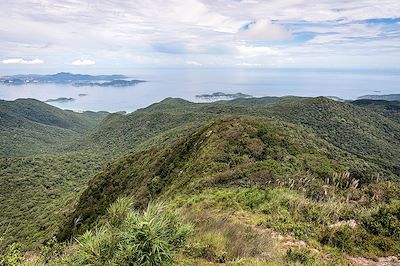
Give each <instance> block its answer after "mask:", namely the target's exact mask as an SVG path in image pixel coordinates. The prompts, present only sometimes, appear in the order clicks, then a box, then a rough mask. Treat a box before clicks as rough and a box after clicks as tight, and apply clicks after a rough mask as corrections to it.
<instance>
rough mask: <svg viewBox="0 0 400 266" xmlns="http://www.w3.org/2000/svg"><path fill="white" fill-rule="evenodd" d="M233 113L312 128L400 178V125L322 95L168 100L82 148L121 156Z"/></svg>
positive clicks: (125, 118)
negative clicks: (200, 101) (198, 100)
mask: <svg viewBox="0 0 400 266" xmlns="http://www.w3.org/2000/svg"><path fill="white" fill-rule="evenodd" d="M395 112H396V113H398V111H395ZM230 115H245V116H254V117H262V118H266V117H268V118H272V119H278V120H283V121H287V122H291V123H294V124H298V125H301V126H303V127H306V128H310V129H312V130H313V131H314V132H315V133H316V134H318V135H319V136H320V137H321V138H323V139H325V140H327V141H329V142H331V143H332V144H334V145H336V146H338V147H339V148H341V149H343V150H346V151H348V152H350V153H354V154H356V155H358V156H360V157H362V158H365V159H366V160H368V161H373V162H374V163H377V164H380V165H381V166H382V167H384V168H385V169H386V170H387V171H388V172H392V173H394V174H396V175H399V174H400V168H399V165H400V150H399V149H398V148H397V147H399V146H400V125H399V123H398V122H396V121H393V119H389V118H388V117H386V116H384V115H383V114H381V113H378V112H375V110H371V109H365V108H360V107H358V106H354V105H352V104H349V103H342V102H337V101H333V100H329V99H327V98H323V97H319V98H301V97H283V98H273V97H266V98H259V99H237V100H233V101H221V102H216V103H205V104H202V103H200V104H199V103H197V104H196V103H190V102H187V101H184V100H181V99H173V98H169V99H166V100H164V101H162V102H160V103H158V104H154V105H151V106H149V107H147V108H144V109H141V110H138V111H136V112H133V113H131V114H128V115H111V116H109V117H107V119H105V120H104V121H103V123H102V124H101V125H100V127H99V129H98V130H97V131H95V132H94V133H92V134H91V135H90V136H89V137H88V138H86V139H85V141H84V142H83V143H80V148H81V147H82V146H83V147H90V148H94V147H95V148H96V149H97V150H100V151H103V152H108V153H111V154H112V155H113V157H114V158H116V157H118V156H119V155H121V154H124V153H126V152H128V151H132V150H140V149H143V148H145V147H148V146H151V145H157V144H161V143H165V142H166V141H172V140H175V139H178V138H179V137H181V136H183V135H184V134H186V133H187V132H189V131H190V130H192V129H195V128H196V127H198V126H200V125H201V124H204V123H205V122H207V121H210V119H215V118H219V117H224V116H230ZM393 116H395V115H392V117H393Z"/></svg>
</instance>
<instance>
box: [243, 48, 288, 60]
mask: <svg viewBox="0 0 400 266" xmlns="http://www.w3.org/2000/svg"><path fill="white" fill-rule="evenodd" d="M236 48H237V50H238V52H239V56H238V58H251V57H257V56H276V55H281V53H280V52H279V51H277V50H275V49H272V48H270V47H267V46H245V45H239V46H237V47H236Z"/></svg>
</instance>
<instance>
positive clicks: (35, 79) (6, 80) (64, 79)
mask: <svg viewBox="0 0 400 266" xmlns="http://www.w3.org/2000/svg"><path fill="white" fill-rule="evenodd" d="M127 78H128V77H127V76H124V75H96V76H93V75H83V74H72V73H68V72H60V73H57V74H52V75H36V74H26V75H14V76H4V77H1V78H0V84H5V85H24V84H35V83H39V84H44V83H55V84H74V83H91V82H113V81H121V80H124V81H126V80H125V79H127ZM116 84H119V82H117V83H116Z"/></svg>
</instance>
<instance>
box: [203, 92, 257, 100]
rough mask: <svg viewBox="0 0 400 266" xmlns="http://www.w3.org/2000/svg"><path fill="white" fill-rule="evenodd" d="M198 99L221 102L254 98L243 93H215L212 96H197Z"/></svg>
mask: <svg viewBox="0 0 400 266" xmlns="http://www.w3.org/2000/svg"><path fill="white" fill-rule="evenodd" d="M196 98H199V99H203V100H221V99H230V100H232V99H238V98H253V96H252V95H248V94H244V93H241V92H238V93H223V92H214V93H212V94H200V95H196Z"/></svg>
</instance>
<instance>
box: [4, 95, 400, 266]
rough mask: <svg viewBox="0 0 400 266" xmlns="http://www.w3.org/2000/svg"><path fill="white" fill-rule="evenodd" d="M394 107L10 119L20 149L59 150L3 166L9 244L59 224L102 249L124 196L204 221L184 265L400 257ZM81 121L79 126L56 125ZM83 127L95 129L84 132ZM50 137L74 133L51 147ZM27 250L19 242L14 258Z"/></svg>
mask: <svg viewBox="0 0 400 266" xmlns="http://www.w3.org/2000/svg"><path fill="white" fill-rule="evenodd" d="M16 102H18V101H16ZM14 103H15V102H14ZM387 106H388V105H387V103H382V104H381V103H377V102H373V103H368V104H364V103H363V104H361V105H360V104H359V103H358V101H357V103H356V102H353V103H340V102H334V101H331V100H328V99H325V98H299V97H283V98H259V99H237V100H234V101H223V102H216V103H207V104H194V103H190V102H187V101H184V100H181V99H171V98H170V99H166V100H164V101H162V102H160V103H158V104H154V105H152V106H149V107H147V108H144V109H141V110H138V111H136V112H133V113H131V114H128V115H118V114H110V115H109V116H107V118H105V119H104V120H103V121H102V122H101V124H100V125H99V126H98V127H95V125H96V124H98V123H100V120H101V119H102V115H104V114H97V113H85V114H76V113H73V112H68V111H61V110H59V109H57V108H55V109H57V111H56V114H57V113H58V112H59V111H61V113H60V114H59V115H60V116H61V115H62V116H61V118H60V116H59V115H56V118H52V119H47V118H46V117H51V114H47V113H46V112H45V110H47V109H43V110H44V113H43V114H42V115H43V118H40V117H41V116H42V115H41V114H36V115H33V118H32V117H30V116H29V117H28V118H25V117H24V116H25V115H24V114H23V113H22V114H18V113H11V114H12V115H14V117H16V118H18V119H19V120H18V119H17V120H13V119H10V121H23V123H24V125H26V127H25V126H24V127H23V128H22V129H20V128H17V127H16V128H17V129H18V130H22V131H18V132H17V133H16V134H17V135H16V138H15V145H14V147H15V149H14V150H11V152H10V154H13V156H14V155H23V154H31V153H33V154H34V153H37V152H38V151H42V150H43V151H51V154H47V155H40V156H39V155H35V156H27V157H21V158H3V159H1V160H0V161H1V164H0V165H1V167H0V171H1V173H0V182H1V184H0V187H1V188H3V187H4V188H6V189H4V190H3V191H2V192H1V193H0V196H1V199H4V200H3V201H2V202H4V204H2V205H1V206H0V207H3V205H4V206H5V208H3V209H2V212H3V213H4V217H6V219H4V220H2V221H1V222H2V223H1V224H0V227H1V231H0V232H1V233H2V234H3V233H4V232H6V234H3V242H2V243H3V247H5V246H6V245H8V244H9V243H11V242H15V241H19V242H22V244H23V245H24V246H25V247H26V246H28V247H30V248H31V247H39V246H40V244H41V243H42V242H44V241H45V240H46V239H50V238H51V235H52V234H54V233H55V232H56V231H57V228H58V226H59V225H60V224H61V223H63V226H62V227H61V230H60V231H59V233H58V237H59V238H61V239H66V238H69V237H70V236H71V235H74V236H78V235H79V234H81V233H84V232H86V231H87V230H90V232H92V233H88V234H91V235H92V238H91V240H93V241H95V242H96V243H100V242H101V241H100V239H97V237H96V236H97V235H96V228H97V229H98V228H99V227H100V226H103V225H104V224H98V222H99V219H100V220H101V221H105V220H106V219H107V218H105V217H103V215H107V211H106V210H107V208H108V206H109V205H110V204H112V203H113V202H115V200H116V199H117V198H118V197H120V196H130V197H133V198H134V206H135V207H136V208H140V209H145V208H146V206H147V204H148V203H149V202H152V201H159V200H161V201H166V202H168V203H169V204H172V206H174V207H175V209H176V210H177V211H178V213H179V215H180V216H181V217H182V218H183V219H184V220H185V221H186V222H189V223H193V224H194V231H193V233H192V235H191V236H190V237H189V239H188V243H187V245H185V247H184V248H183V249H182V250H181V251H180V252H179V254H177V256H176V257H175V259H174V262H177V263H180V264H183V265H190V264H192V265H201V264H209V263H220V262H226V263H236V264H239V265H240V264H242V265H249V264H259V265H263V264H266V265H270V264H271V263H276V264H277V265H281V264H282V263H288V262H289V263H301V264H312V263H314V264H316V265H323V264H329V263H331V264H333V265H340V264H344V265H346V264H348V263H349V261H348V258H347V257H346V256H345V255H344V254H346V253H347V254H350V255H351V256H367V257H371V258H375V259H376V260H378V259H377V258H376V256H389V255H397V254H399V250H400V249H399V245H398V243H399V236H398V234H399V231H398V228H399V226H398V225H399V219H400V217H399V213H400V207H399V204H398V202H399V200H400V198H399V195H400V186H399V183H398V181H399V180H398V178H399V168H398V167H399V165H400V164H399V163H400V162H399V160H400V154H399V152H400V149H399V146H400V144H399V141H400V137H399V136H400V133H399V132H400V126H399V123H398V120H396V117H397V116H398V110H397V109H395V108H392V109H387ZM46 108H47V107H46ZM51 108H53V107H51ZM9 110H11V109H7V110H6V111H7V112H5V113H7V114H10V111H9ZM49 112H51V110H50V111H49ZM71 114H72V115H73V117H70V115H71ZM64 115H65V116H64ZM232 115H234V116H235V117H232ZM76 116H77V117H78V118H79V119H78V120H74V119H75V118H76ZM35 117H36V118H35ZM38 117H39V118H40V119H39V118H38ZM58 118H60V119H61V120H57V119H58ZM69 119H71V121H72V122H71V125H70V126H65V124H62V123H59V122H57V121H64V120H65V121H70V120H69ZM85 119H86V120H87V121H92V122H90V123H92V124H90V123H89V122H88V124H85V123H84V124H85V125H84V126H83V127H82V125H81V124H80V122H79V121H84V120H85ZM48 120H51V121H52V122H49V121H48ZM7 121H8V120H7ZM2 123H3V122H2ZM7 123H8V122H7ZM18 123H20V122H18ZM18 123H16V124H18ZM67 124H68V123H67ZM1 125H3V124H1ZM4 125H5V127H4V128H9V130H10V131H7V130H5V131H4V132H11V130H16V129H14V127H15V125H14V126H13V125H12V124H4ZM54 128H55V129H56V130H54ZM44 129H46V130H47V129H48V130H50V132H53V133H54V132H62V133H60V135H56V136H55V137H53V135H51V134H50V135H49V136H50V140H43V139H41V137H43V136H42V135H43V134H45V133H43V132H46V131H45V130H44ZM92 129H93V131H92ZM57 130H60V131H57ZM30 131H32V132H38V133H37V134H36V135H35V133H33V134H32V135H30V136H28V137H32V139H33V141H32V143H38V144H37V146H34V145H32V144H31V143H30V144H29V145H28V144H27V145H25V144H20V143H19V141H21V143H24V138H25V136H26V134H27V133H28V132H30ZM20 132H23V133H21V134H20ZM71 132H72V133H71ZM24 134H25V135H24ZM63 134H65V135H63ZM28 137H27V138H28ZM51 140H54V142H52V141H51ZM60 140H63V142H62V143H61V145H57V144H56V145H55V146H54V147H57V149H53V147H51V146H53V143H60ZM70 140H71V141H70ZM64 141H65V142H64ZM69 141H70V142H69ZM66 142H69V143H66ZM2 147H3V146H2ZM5 147H7V145H6V146H5ZM39 147H40V148H39ZM65 150H68V151H69V152H68V153H67V154H65V155H60V154H58V153H57V151H65ZM129 152H131V153H129ZM121 155H124V156H123V157H122V158H120V159H119V160H117V161H114V162H111V163H109V164H106V162H107V161H108V160H109V158H117V157H119V156H121ZM100 168H103V169H105V170H104V171H103V172H100V173H99V174H97V175H96V176H95V177H94V178H93V179H92V180H91V181H90V182H89V185H88V188H87V189H86V190H85V192H83V194H82V196H81V197H80V199H79V202H76V200H77V198H78V196H79V195H80V193H81V192H82V190H83V189H85V188H86V186H87V185H86V182H87V181H88V180H89V178H90V177H91V176H93V175H94V174H95V173H96V172H98V171H99V170H100ZM76 203H77V205H76ZM6 204H7V205H8V206H6ZM75 205H76V206H75ZM72 210H74V212H72V213H71V211H72ZM3 213H1V215H2V217H3ZM210 214H211V215H210ZM101 217H103V218H101ZM95 224H97V226H95V227H93V226H94V225H95ZM107 230H108V229H107ZM276 234H278V236H276ZM279 234H280V235H279ZM100 235H101V234H100ZM111 235H112V234H111ZM108 236H110V234H108ZM114 236H115V235H113V237H114ZM275 236H276V237H275ZM282 239H287V240H285V241H283V242H282ZM99 241H100V242H99ZM298 241H304V243H305V244H304V243H303V242H298ZM54 243H55V242H54ZM232 243H238V244H237V245H235V244H232ZM75 244H76V243H75ZM75 244H72V246H75V248H77V247H76V245H75ZM54 245H55V246H56V247H57V246H58V245H60V244H54ZM54 245H53V244H50V245H47V246H45V247H44V249H47V248H50V249H51V247H52V246H54ZM260 245H261V246H268V247H270V248H271V249H272V247H274V248H276V250H274V252H267V251H266V250H265V249H259V246H260ZM70 248H71V247H70V246H68V247H64V246H62V245H61V246H60V252H61V253H62V254H66V255H67V256H68V255H70V254H72V253H71V252H73V250H74V249H72V251H71V249H70ZM18 250H19V247H18V246H17V244H14V245H9V252H6V253H7V254H8V255H9V254H13V252H14V251H15V252H16V253H18V252H17V251H18ZM68 252H70V253H68ZM41 253H42V254H45V253H46V252H43V251H42V252H41ZM50 253H51V254H53V253H54V252H53V251H52V252H50ZM55 253H57V252H55ZM11 257H13V256H11ZM50 257H51V259H50V261H52V262H55V261H57V260H58V259H57V257H58V255H54V254H53V255H50ZM61 257H63V256H61ZM54 258H56V259H54ZM60 259H61V260H63V259H65V257H64V258H60ZM55 263H58V262H55Z"/></svg>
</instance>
